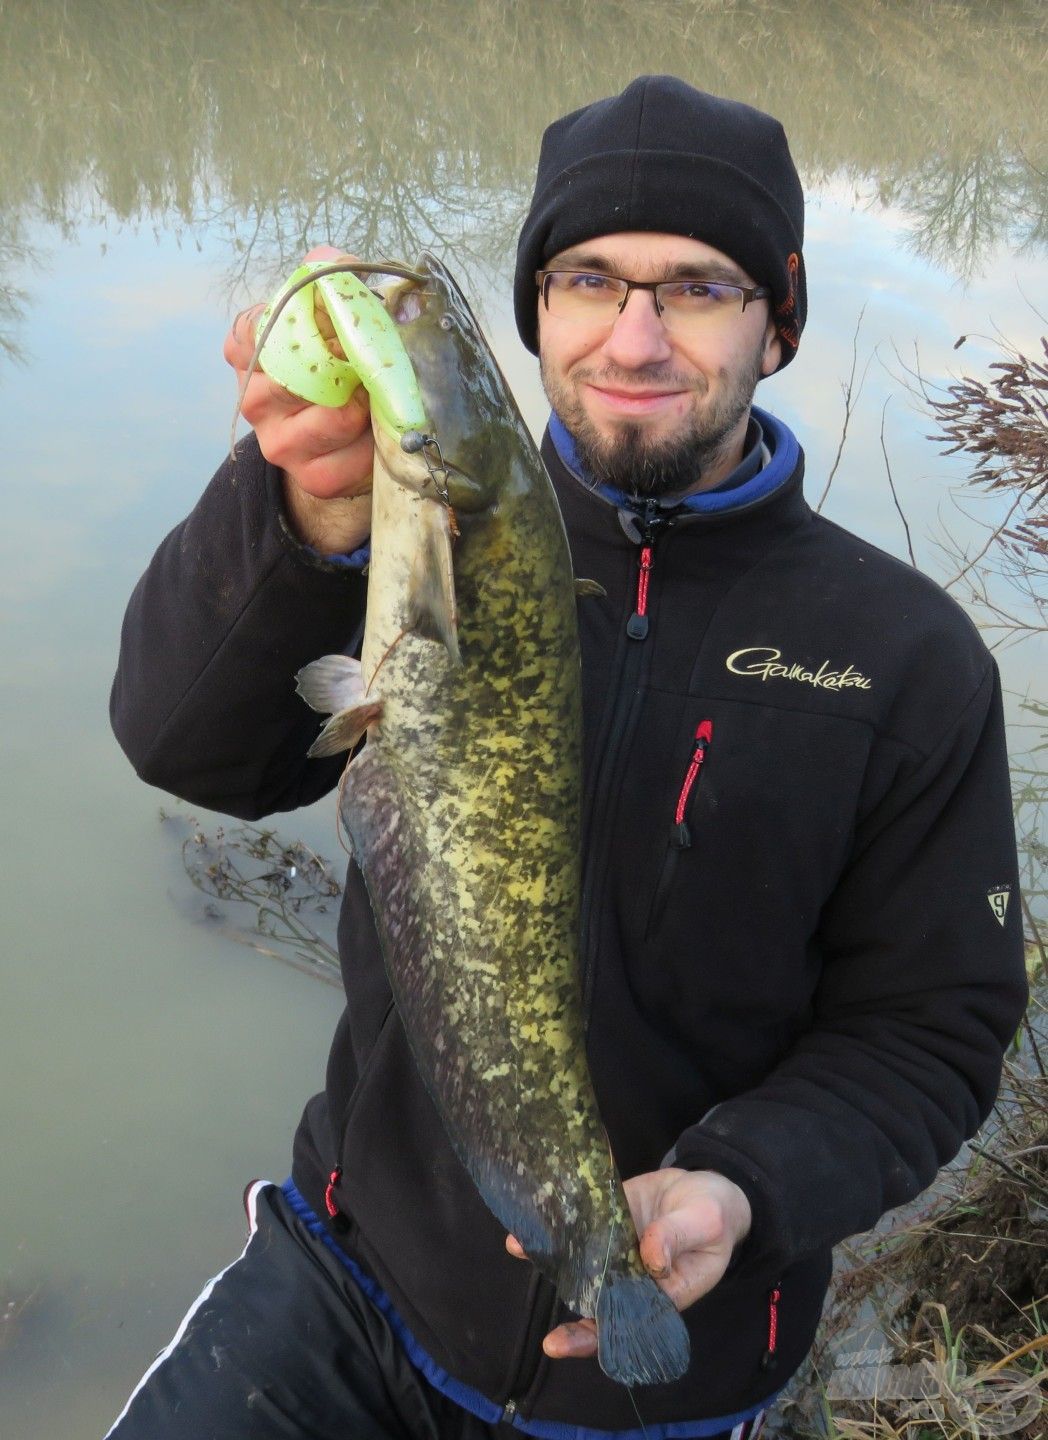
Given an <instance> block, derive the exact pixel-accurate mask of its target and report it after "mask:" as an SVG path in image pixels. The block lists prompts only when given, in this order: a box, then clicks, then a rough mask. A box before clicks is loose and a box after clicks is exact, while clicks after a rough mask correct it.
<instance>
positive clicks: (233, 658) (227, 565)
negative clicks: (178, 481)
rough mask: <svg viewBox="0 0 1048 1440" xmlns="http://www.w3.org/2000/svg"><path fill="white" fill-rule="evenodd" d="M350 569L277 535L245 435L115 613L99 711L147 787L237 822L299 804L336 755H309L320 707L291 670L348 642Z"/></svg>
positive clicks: (269, 489)
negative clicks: (108, 675)
mask: <svg viewBox="0 0 1048 1440" xmlns="http://www.w3.org/2000/svg"><path fill="white" fill-rule="evenodd" d="M365 594H366V582H365V580H364V579H363V577H362V575H361V574H360V573H359V571H356V570H352V569H347V568H345V567H336V566H334V565H327V564H325V563H324V562H322V561H318V560H315V559H311V552H309V551H308V550H306V549H305V547H303V546H301V545H299V544H298V543H297V542H296V541H295V540H294V539H293V538H292V537H291V536H290V535H289V533H288V532H287V529H286V526H285V525H284V522H283V512H282V505H281V480H280V472H279V471H278V470H277V469H275V468H274V467H273V466H270V465H269V464H268V463H267V462H266V461H265V460H264V459H263V457H262V455H261V453H260V452H259V449H258V446H257V443H256V441H255V437H254V436H253V435H252V436H249V437H248V438H247V439H246V440H245V441H243V442H241V444H240V445H239V446H238V448H237V458H236V461H235V462H232V461H227V462H226V463H224V464H223V465H222V466H221V467H220V469H219V470H218V472H217V474H216V475H215V476H214V478H213V479H212V481H211V483H210V484H209V486H208V487H207V489H206V491H205V492H204V494H203V496H202V497H201V499H200V501H199V503H198V504H197V505H196V507H195V508H194V510H193V511H192V513H191V514H190V515H189V516H188V517H187V519H186V520H184V521H183V522H182V524H181V525H179V526H177V527H176V528H175V529H174V530H173V531H172V532H171V534H170V535H168V537H167V538H166V539H165V540H164V542H163V543H162V544H161V546H160V548H159V549H158V551H157V552H156V554H155V555H154V557H153V559H152V561H151V563H150V565H149V568H148V570H147V571H146V573H145V574H144V575H143V577H142V579H141V580H140V581H139V583H138V586H137V588H136V589H135V592H134V594H133V596H132V597H131V602H130V604H129V606H128V610H127V614H126V616H125V619H124V626H123V631H122V635H121V644H120V660H119V667H118V669H117V673H116V679H115V681H114V683H113V691H112V697H111V700H110V714H111V718H112V723H113V729H114V731H115V732H116V736H117V739H118V740H119V742H120V744H121V746H122V747H123V749H124V750H125V752H126V753H127V755H128V758H129V759H130V760H131V763H132V764H133V765H134V767H135V769H136V771H137V772H138V774H139V775H140V776H141V777H142V779H143V780H146V781H148V782H149V783H150V784H151V785H157V786H159V787H160V788H161V789H164V790H169V791H171V792H172V793H173V794H175V795H178V796H180V797H182V798H183V799H185V800H189V801H191V802H193V803H194V804H200V805H206V806H209V807H210V808H211V809H214V810H220V811H224V812H226V813H227V814H230V815H235V816H238V817H240V818H242V819H257V818H258V817H260V816H263V815H267V814H269V813H271V812H272V811H274V810H289V809H293V808H294V807H296V806H299V805H306V804H309V803H310V802H311V801H313V800H315V799H317V798H318V797H319V796H321V795H323V794H324V793H325V792H326V791H327V790H329V789H331V788H332V786H333V785H334V784H335V783H336V782H337V780H338V776H339V774H340V773H341V770H342V768H343V764H344V757H335V758H333V759H328V760H307V758H306V751H307V749H308V748H309V745H310V743H311V741H312V740H313V739H314V738H315V736H316V733H317V729H318V724H319V717H318V716H316V715H315V714H314V713H313V712H312V711H311V710H310V709H308V707H307V706H306V705H305V704H304V702H303V701H302V700H301V699H300V698H299V697H298V695H297V694H296V692H295V681H294V676H295V672H296V671H297V670H298V669H299V668H300V667H301V666H302V665H304V664H306V663H308V662H309V661H310V660H315V659H316V658H317V657H318V656H320V655H322V654H326V653H332V652H333V653H339V652H343V651H346V650H347V649H349V648H350V647H351V646H352V644H353V643H354V640H355V637H356V635H357V633H358V632H359V628H360V626H361V624H362V621H363V615H364V602H365Z"/></svg>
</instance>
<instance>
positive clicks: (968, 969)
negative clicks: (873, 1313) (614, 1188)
mask: <svg viewBox="0 0 1048 1440" xmlns="http://www.w3.org/2000/svg"><path fill="white" fill-rule="evenodd" d="M1005 887H1008V888H1007V889H1005ZM1002 890H1004V892H1005V894H1006V895H1007V897H1008V903H1007V907H1006V909H1005V911H1004V923H1003V924H1002V923H1001V920H1000V919H999V911H1000V908H1001V900H1000V898H998V899H997V900H996V901H995V902H992V901H991V898H990V897H991V896H992V895H993V894H994V893H995V892H1000V891H1002ZM995 905H996V907H997V908H996V909H995ZM816 943H817V944H818V945H819V948H820V949H821V952H822V959H823V969H822V974H821V978H820V981H819V984H818V987H817V990H816V994H815V1001H814V1015H813V1021H812V1025H811V1028H810V1029H809V1030H808V1031H807V1032H806V1033H805V1034H804V1035H803V1036H802V1038H801V1039H800V1041H799V1042H798V1043H797V1044H795V1045H794V1046H793V1048H792V1049H791V1050H790V1051H789V1053H788V1054H787V1055H786V1056H785V1057H784V1058H783V1059H782V1060H781V1062H780V1063H779V1064H778V1065H777V1066H776V1067H775V1069H774V1070H773V1071H772V1072H771V1073H770V1074H769V1075H768V1076H767V1077H766V1078H765V1079H764V1080H763V1081H762V1082H761V1083H760V1084H759V1085H758V1086H756V1087H755V1088H753V1089H751V1090H749V1091H747V1092H745V1093H742V1094H740V1095H737V1096H735V1097H733V1098H731V1099H728V1100H726V1101H724V1102H723V1103H721V1104H719V1105H717V1106H715V1107H714V1108H713V1109H712V1110H711V1111H709V1112H708V1113H707V1114H706V1115H705V1116H704V1117H703V1118H702V1120H701V1121H700V1122H699V1123H698V1124H696V1125H694V1126H692V1127H690V1128H689V1129H688V1130H686V1131H685V1132H684V1133H683V1134H682V1135H681V1136H680V1137H679V1139H678V1142H677V1145H676V1146H675V1148H674V1151H673V1152H671V1153H672V1160H671V1163H676V1164H678V1165H681V1166H683V1167H684V1168H686V1169H711V1170H718V1171H720V1172H721V1173H722V1174H725V1175H727V1176H728V1177H729V1178H730V1179H732V1180H734V1181H735V1182H736V1183H737V1184H739V1185H740V1186H741V1187H742V1188H743V1190H744V1191H745V1192H746V1193H747V1195H748V1197H749V1199H750V1202H751V1205H752V1207H753V1228H752V1232H751V1237H750V1239H749V1241H748V1242H747V1243H746V1245H745V1247H744V1248H743V1250H741V1251H740V1254H739V1257H738V1261H739V1263H740V1264H743V1263H745V1264H747V1265H748V1264H749V1263H751V1262H752V1261H754V1260H756V1259H759V1260H760V1262H761V1263H762V1264H767V1265H768V1266H777V1267H781V1268H783V1269H784V1268H786V1267H787V1266H788V1265H789V1264H790V1263H792V1262H793V1261H795V1260H799V1259H801V1258H802V1257H803V1256H805V1255H806V1254H809V1253H810V1252H812V1251H814V1250H816V1249H820V1248H823V1247H826V1246H828V1245H831V1244H835V1243H836V1242H837V1241H839V1240H842V1239H843V1238H844V1237H845V1236H847V1235H851V1234H854V1233H856V1232H859V1231H862V1230H865V1229H868V1228H869V1227H870V1226H872V1225H873V1224H874V1223H875V1222H876V1221H877V1220H878V1219H879V1217H880V1216H881V1215H882V1214H883V1213H884V1212H885V1211H886V1210H888V1209H890V1208H892V1207H893V1206H896V1205H900V1204H902V1203H904V1202H905V1201H907V1200H910V1199H911V1198H912V1197H913V1196H915V1195H917V1194H918V1193H919V1192H920V1191H921V1190H923V1189H924V1188H925V1187H926V1186H927V1185H929V1184H930V1182H931V1181H932V1179H933V1178H934V1176H935V1174H936V1172H937V1171H938V1169H939V1168H940V1167H941V1166H942V1165H944V1164H946V1163H947V1162H948V1161H949V1160H951V1159H952V1158H953V1156H954V1155H955V1154H956V1153H957V1151H958V1149H959V1148H960V1146H961V1144H962V1142H963V1141H964V1140H965V1139H966V1138H967V1137H969V1136H971V1135H972V1134H973V1133H974V1132H975V1130H976V1129H977V1128H978V1126H979V1124H980V1123H981V1122H982V1120H983V1119H984V1118H985V1117H986V1115H987V1113H988V1112H989V1110H990V1108H991V1106H992V1104H993V1101H994V1098H995V1096H996V1094H997V1088H998V1085H999V1083H1000V1072H1001V1063H1002V1057H1003V1054H1004V1052H1005V1050H1006V1048H1007V1046H1008V1044H1009V1042H1010V1041H1011V1040H1012V1038H1013V1036H1014V1034H1015V1031H1016V1027H1017V1026H1018V1024H1019V1022H1020V1020H1021V1017H1022V1012H1023V1007H1024V1005H1025V1003H1026V999H1027V986H1026V975H1025V966H1024V947H1023V934H1022V921H1021V909H1020V900H1019V893H1018V876H1017V863H1016V854H1015V839H1014V828H1013V820H1012V808H1011V796H1010V787H1009V781H1008V767H1007V754H1006V749H1005V738H1004V722H1003V715H1002V706H1001V695H1000V688H999V684H998V681H997V674H996V667H995V666H994V665H993V663H992V661H990V662H988V664H987V666H986V669H985V673H984V674H983V676H982V680H981V682H980V684H979V686H978V689H977V691H976V693H975V694H974V695H973V696H972V697H971V698H970V699H968V701H967V703H966V704H964V706H963V708H962V710H961V713H960V714H959V715H957V714H955V716H954V718H953V719H952V721H951V723H950V724H949V726H948V728H947V729H946V731H945V733H944V734H943V735H942V736H941V738H939V739H938V741H937V743H935V744H934V745H933V748H932V749H931V751H930V752H929V751H927V749H926V750H925V752H924V755H923V758H922V757H918V756H916V755H915V756H914V757H913V759H912V761H911V763H910V764H909V765H908V766H907V767H906V768H905V770H904V771H903V772H901V773H900V774H898V775H897V776H896V778H895V781H894V783H893V784H892V785H890V786H889V787H888V788H887V791H886V793H885V794H883V795H882V796H881V798H880V799H879V801H878V803H876V804H874V805H873V807H872V809H870V810H869V811H868V812H867V813H866V814H865V815H864V817H863V819H862V821H861V823H860V824H859V825H858V827H857V830H856V834H855V839H854V844H853V846H852V849H851V852H850V858H849V863H848V865H847V867H846V869H845V871H844V873H843V874H842V876H841V877H840V879H839V883H838V884H837V886H836V889H835V890H834V892H833V893H832V895H831V896H830V897H829V900H828V902H827V903H826V905H825V907H824V910H823V913H822V917H821V923H820V933H819V934H818V935H817V936H816Z"/></svg>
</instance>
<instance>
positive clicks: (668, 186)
mask: <svg viewBox="0 0 1048 1440" xmlns="http://www.w3.org/2000/svg"><path fill="white" fill-rule="evenodd" d="M625 230H650V231H662V232H664V233H666V234H669V235H687V236H689V237H690V238H691V239H694V240H702V241H703V242H704V243H705V244H707V245H712V246H713V247H714V249H716V250H721V251H723V253H724V254H725V255H727V256H729V257H730V258H731V259H732V260H734V261H735V262H736V264H738V265H741V266H742V267H743V268H744V269H745V270H746V271H747V272H748V273H749V274H750V275H751V276H752V277H753V279H754V281H755V282H756V283H757V284H758V285H767V286H769V287H770V289H771V291H772V306H773V314H774V317H775V322H776V325H777V326H778V330H779V335H780V336H781V338H782V360H781V362H780V364H779V369H780V370H781V369H782V367H783V366H784V365H788V364H789V362H790V361H791V360H792V359H793V356H794V353H795V352H796V349H797V345H798V342H799V341H800V335H801V330H802V329H803V328H804V317H805V314H806V312H807V291H806V289H805V283H804V259H803V256H802V254H801V247H802V245H803V243H804V194H803V191H802V190H801V182H800V179H799V177H798V175H797V171H796V169H795V167H794V164H793V160H792V159H791V157H790V151H789V147H788V145H787V143H786V135H785V132H784V131H783V128H782V126H781V125H780V124H779V122H778V121H777V120H773V119H772V117H771V116H770V115H765V114H763V112H762V111H760V110H754V109H753V108H752V107H751V106H749V105H743V104H741V103H740V102H739V101H736V100H720V99H718V98H717V97H716V96H715V95H706V94H704V92H703V91H701V90H695V89H693V88H692V86H691V85H687V84H685V82H684V81H683V80H677V79H676V78H675V77H674V76H672V75H641V76H640V77H639V78H638V79H636V80H634V81H633V82H632V83H631V84H630V85H628V86H627V87H626V89H625V90H624V91H623V92H622V94H621V95H614V96H612V97H611V98H610V99H607V100H596V101H594V103H593V104H592V105H586V106H584V107H583V108H582V109H581V110H575V111H573V112H572V113H571V114H570V115H565V116H564V117H563V118H562V119H560V120H555V121H554V122H553V124H552V125H550V126H549V128H548V129H547V130H546V133H545V134H544V135H543V137H542V150H541V152H540V154H539V168H538V175H537V176H536V180H535V194H534V196H533V197H532V201H531V209H530V210H529V211H528V215H527V218H526V219H525V221H524V226H523V228H522V230H521V232H520V241H519V243H518V245H517V271H516V276H515V278H514V282H513V308H514V311H515V313H516V317H517V329H518V331H519V332H520V338H521V339H522V340H523V341H524V344H525V345H526V346H527V347H528V349H529V350H530V351H531V352H532V353H533V354H538V348H539V346H538V289H537V287H536V285H535V271H536V270H541V269H542V267H543V265H545V263H546V261H547V260H549V259H550V257H551V256H553V255H557V254H559V253H560V252H561V251H562V250H566V249H567V248H568V247H569V246H570V245H577V244H579V243H580V242H581V241H583V240H592V239H593V238H594V236H597V235H614V234H620V233H621V232H622V231H625Z"/></svg>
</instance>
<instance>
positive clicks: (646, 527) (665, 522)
mask: <svg viewBox="0 0 1048 1440" xmlns="http://www.w3.org/2000/svg"><path fill="white" fill-rule="evenodd" d="M672 523H673V521H672V520H671V519H670V518H669V517H668V516H667V515H665V514H664V513H663V512H662V511H661V510H660V509H659V507H658V505H657V504H656V502H655V501H654V500H648V501H646V502H645V505H644V518H643V519H642V520H641V525H640V554H639V555H638V557H637V601H636V604H635V606H634V609H633V614H632V615H631V616H630V618H629V619H628V620H627V621H626V634H627V635H628V636H629V637H630V639H631V640H646V639H647V638H648V589H649V586H650V585H651V568H652V565H653V563H654V560H655V537H656V535H657V534H658V533H659V531H660V530H664V529H666V527H667V526H669V525H672Z"/></svg>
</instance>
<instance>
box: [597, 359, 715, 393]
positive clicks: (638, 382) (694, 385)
mask: <svg viewBox="0 0 1048 1440" xmlns="http://www.w3.org/2000/svg"><path fill="white" fill-rule="evenodd" d="M571 374H572V379H574V380H581V381H583V382H584V383H585V384H587V385H615V386H618V387H620V388H621V389H623V390H632V389H634V388H637V389H641V388H643V387H647V386H656V387H664V388H665V389H667V390H695V389H701V390H705V388H706V387H705V385H703V384H701V377H699V376H696V375H681V374H678V373H677V372H676V371H675V370H672V369H669V368H667V367H666V366H665V365H642V366H639V367H635V368H634V367H631V368H629V369H627V368H626V366H624V365H616V364H615V363H614V362H613V361H608V362H607V363H606V364H605V365H604V366H603V367H602V369H600V370H599V371H598V370H591V369H586V368H582V369H576V370H573V371H572V372H571Z"/></svg>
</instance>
